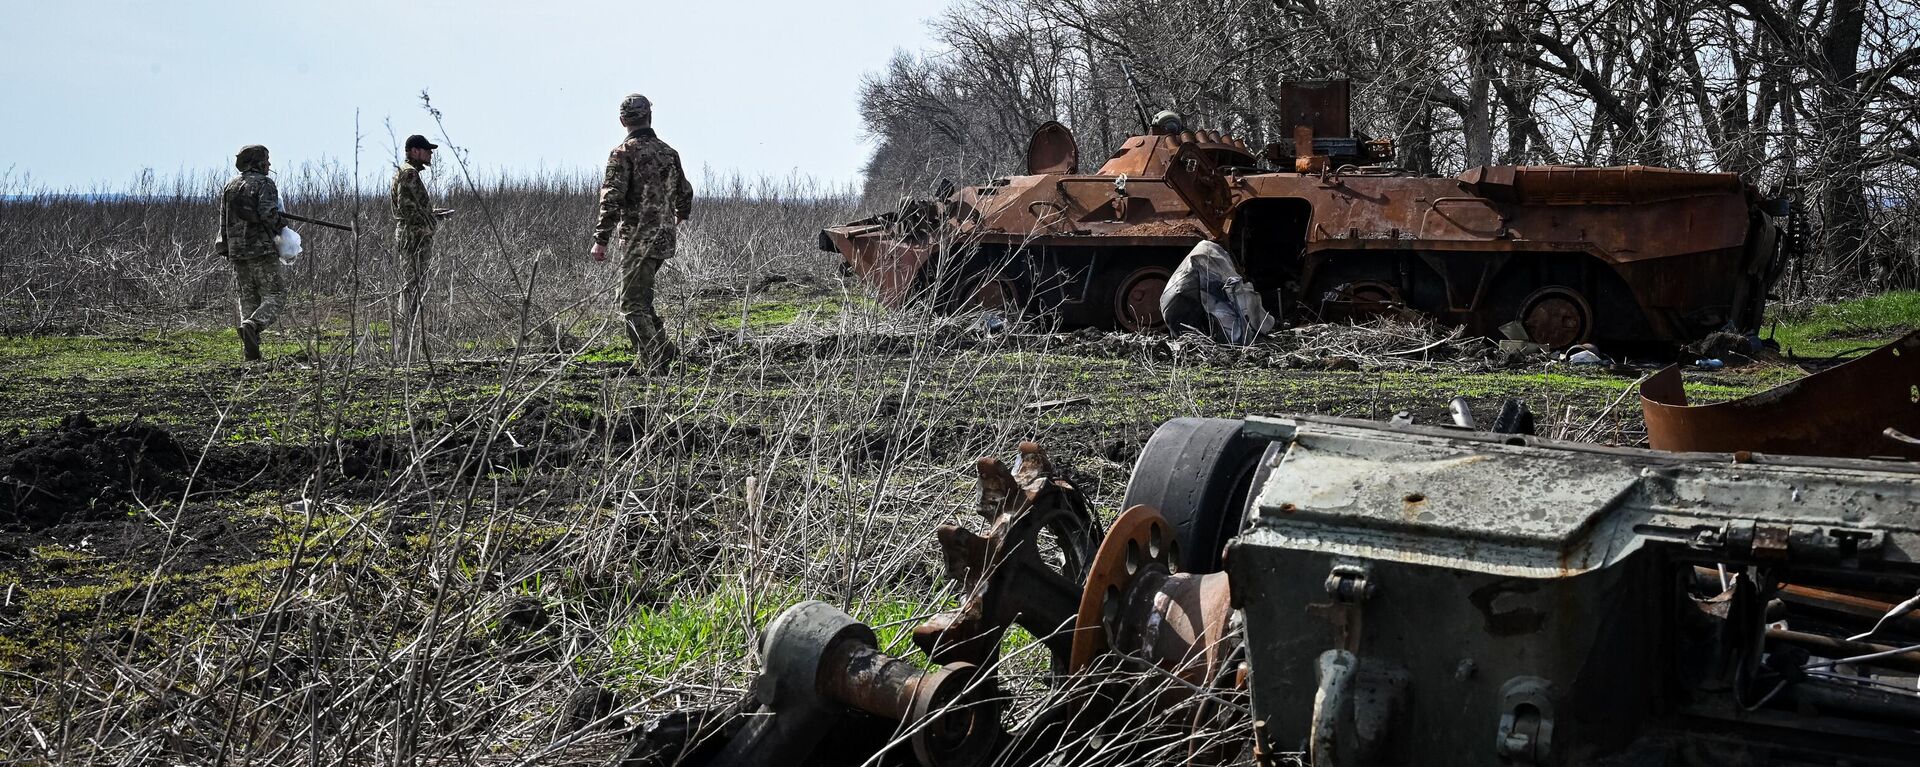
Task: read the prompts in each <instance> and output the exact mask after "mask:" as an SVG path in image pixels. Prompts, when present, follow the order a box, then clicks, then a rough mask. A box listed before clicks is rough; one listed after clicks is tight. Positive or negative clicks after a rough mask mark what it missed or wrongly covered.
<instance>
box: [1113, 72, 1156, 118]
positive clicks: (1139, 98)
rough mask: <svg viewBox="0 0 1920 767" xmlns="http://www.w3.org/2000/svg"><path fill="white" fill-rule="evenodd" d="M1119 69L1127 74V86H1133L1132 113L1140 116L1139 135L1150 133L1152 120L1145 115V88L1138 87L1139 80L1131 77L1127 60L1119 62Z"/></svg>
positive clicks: (1131, 73)
mask: <svg viewBox="0 0 1920 767" xmlns="http://www.w3.org/2000/svg"><path fill="white" fill-rule="evenodd" d="M1120 71H1121V72H1122V73H1124V74H1125V75H1126V76H1127V86H1128V87H1131V88H1133V113H1134V114H1135V115H1138V116H1139V117H1140V133H1141V135H1145V134H1148V133H1152V132H1153V122H1152V120H1151V118H1149V117H1147V91H1146V89H1145V88H1142V87H1140V81H1139V80H1135V79H1134V78H1133V67H1130V66H1127V62H1124V61H1122V62H1120Z"/></svg>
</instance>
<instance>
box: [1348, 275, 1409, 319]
mask: <svg viewBox="0 0 1920 767" xmlns="http://www.w3.org/2000/svg"><path fill="white" fill-rule="evenodd" d="M1334 290H1335V292H1336V293H1338V294H1339V297H1340V300H1341V301H1344V302H1345V305H1344V306H1340V307H1338V309H1337V311H1343V312H1345V315H1346V319H1348V320H1350V321H1355V322H1363V321H1366V320H1372V319H1376V318H1379V317H1385V316H1389V315H1391V314H1393V309H1394V307H1397V306H1401V305H1403V304H1404V303H1405V302H1404V301H1402V300H1401V299H1400V289H1399V288H1396V287H1394V286H1393V285H1392V284H1389V283H1386V282H1381V281H1379V280H1358V281H1355V282H1349V283H1347V284H1345V285H1341V286H1340V287H1338V288H1335V289H1334Z"/></svg>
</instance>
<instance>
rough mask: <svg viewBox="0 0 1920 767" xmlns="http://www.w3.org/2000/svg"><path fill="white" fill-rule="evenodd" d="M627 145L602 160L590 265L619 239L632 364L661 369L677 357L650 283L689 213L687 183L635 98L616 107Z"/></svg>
mask: <svg viewBox="0 0 1920 767" xmlns="http://www.w3.org/2000/svg"><path fill="white" fill-rule="evenodd" d="M620 124H621V125H622V126H624V127H626V129H627V140H626V141H623V142H621V143H620V145H619V146H617V147H614V148H613V153H612V154H611V155H610V156H608V157H607V175H606V180H605V181H604V182H603V183H602V184H601V186H600V216H599V219H598V221H597V222H596V223H595V224H594V227H593V251H592V256H593V260H595V261H605V260H607V243H608V242H609V241H611V240H612V239H613V237H614V235H615V234H616V230H617V233H618V234H619V235H620V246H619V249H620V268H621V274H622V278H621V282H620V312H621V313H622V314H623V315H625V316H626V323H627V339H628V340H629V341H631V342H632V343H633V359H634V363H635V364H636V365H640V366H645V367H652V368H654V369H660V368H662V367H664V366H665V365H666V363H668V362H669V361H671V360H672V359H673V357H674V356H675V355H676V354H677V350H675V349H674V346H673V342H672V341H669V340H667V337H666V331H665V329H663V328H662V327H661V326H660V315H658V314H656V313H654V311H653V281H654V276H655V275H656V274H658V273H659V271H660V265H661V264H662V263H663V262H665V261H666V260H667V259H669V258H672V257H673V250H674V245H675V242H676V237H677V233H678V229H679V225H680V222H681V221H685V220H686V218H687V214H689V213H691V212H692V210H693V185H691V184H688V183H687V174H686V173H685V172H684V171H682V170H681V168H680V154H679V153H678V152H675V151H673V148H672V147H669V146H667V144H666V142H664V141H661V140H660V138H659V137H658V136H655V135H654V133H653V104H652V103H651V102H649V101H647V98H646V97H645V96H642V95H640V94H638V93H635V94H633V95H630V96H628V97H627V98H626V99H625V100H623V101H621V102H620Z"/></svg>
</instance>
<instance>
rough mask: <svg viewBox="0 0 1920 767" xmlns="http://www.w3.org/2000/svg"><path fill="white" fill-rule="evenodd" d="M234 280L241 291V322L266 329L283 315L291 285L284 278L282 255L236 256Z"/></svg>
mask: <svg viewBox="0 0 1920 767" xmlns="http://www.w3.org/2000/svg"><path fill="white" fill-rule="evenodd" d="M233 282H234V286H235V287H237V288H239V291H240V321H241V322H252V323H253V326H254V327H256V328H262V329H264V328H266V327H267V326H268V325H272V324H273V321H274V320H277V319H279V318H280V305H281V304H282V303H283V302H284V301H285V299H286V293H287V289H286V286H285V285H284V284H283V283H282V282H281V281H280V259H279V258H278V257H276V256H268V257H266V258H240V259H234V262H233Z"/></svg>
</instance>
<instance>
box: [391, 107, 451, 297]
mask: <svg viewBox="0 0 1920 767" xmlns="http://www.w3.org/2000/svg"><path fill="white" fill-rule="evenodd" d="M439 148H440V146H439V145H438V144H435V143H433V142H431V141H428V140H427V137H426V136H422V135H419V134H414V135H412V136H408V137H407V144H406V152H407V157H406V161H405V162H403V163H401V164H400V167H399V168H397V169H395V170H394V172H393V188H392V190H391V191H390V192H389V194H388V198H389V200H390V201H391V202H392V205H393V242H394V245H393V247H394V251H395V252H397V253H399V255H400V258H401V260H402V261H403V262H404V263H405V266H406V269H407V284H406V286H405V287H404V288H402V289H401V291H400V316H401V318H402V319H403V320H405V321H406V322H407V323H408V325H409V327H410V328H411V327H412V325H413V324H414V323H415V322H416V321H417V320H418V319H419V314H420V296H421V292H422V289H423V288H424V287H425V286H426V281H427V268H428V267H429V266H430V265H431V263H432V259H433V233H434V231H435V230H436V229H438V228H439V226H440V219H441V218H444V217H445V216H446V215H447V214H449V213H451V212H452V211H444V210H434V208H433V202H432V200H431V199H429V198H428V197H427V185H426V182H424V181H422V180H421V179H420V171H421V170H424V169H425V168H426V167H427V166H429V165H432V164H433V150H435V149H439Z"/></svg>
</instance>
